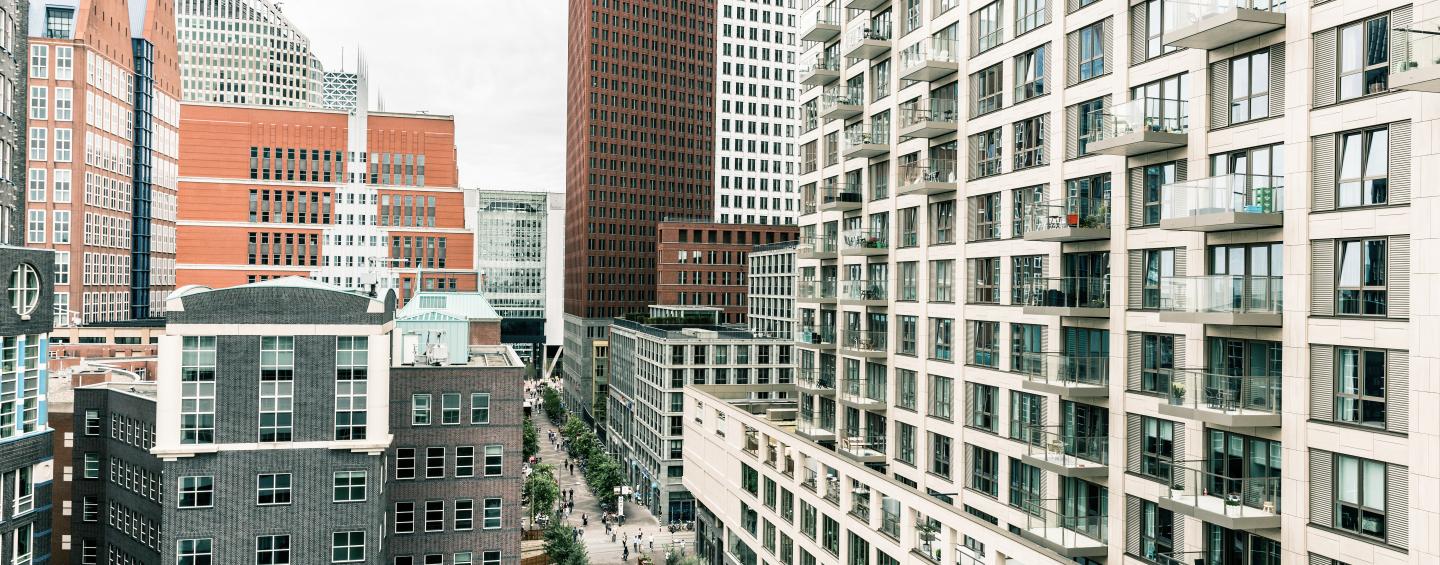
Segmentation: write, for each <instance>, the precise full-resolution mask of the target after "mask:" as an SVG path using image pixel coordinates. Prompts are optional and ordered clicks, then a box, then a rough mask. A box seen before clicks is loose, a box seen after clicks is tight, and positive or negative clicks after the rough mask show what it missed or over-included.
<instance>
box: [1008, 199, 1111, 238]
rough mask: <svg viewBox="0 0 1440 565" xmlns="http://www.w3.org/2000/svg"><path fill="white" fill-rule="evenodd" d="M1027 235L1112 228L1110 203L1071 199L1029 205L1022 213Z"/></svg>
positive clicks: (1105, 200)
mask: <svg viewBox="0 0 1440 565" xmlns="http://www.w3.org/2000/svg"><path fill="white" fill-rule="evenodd" d="M1021 221H1022V223H1023V224H1024V231H1025V233H1030V232H1032V231H1041V230H1053V229H1062V228H1103V229H1108V228H1109V227H1110V199H1108V198H1088V197H1082V196H1068V197H1065V198H1061V199H1059V200H1049V201H1044V202H1032V203H1029V204H1028V205H1027V206H1026V207H1025V208H1024V210H1022V216H1021Z"/></svg>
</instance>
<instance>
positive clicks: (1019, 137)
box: [1015, 114, 1048, 171]
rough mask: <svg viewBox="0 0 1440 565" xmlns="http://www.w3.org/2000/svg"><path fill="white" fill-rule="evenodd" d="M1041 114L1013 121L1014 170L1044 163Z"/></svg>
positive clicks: (1042, 120)
mask: <svg viewBox="0 0 1440 565" xmlns="http://www.w3.org/2000/svg"><path fill="white" fill-rule="evenodd" d="M1047 115H1048V114H1042V115H1039V116H1035V117H1033V118H1029V119H1025V120H1020V121H1018V122H1015V170H1017V171H1018V170H1020V169H1028V168H1030V167H1039V166H1041V165H1044V164H1045V117H1046V116H1047Z"/></svg>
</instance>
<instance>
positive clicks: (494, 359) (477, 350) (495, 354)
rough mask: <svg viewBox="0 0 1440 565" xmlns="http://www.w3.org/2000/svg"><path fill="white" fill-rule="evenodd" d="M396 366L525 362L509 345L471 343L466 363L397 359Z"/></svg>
mask: <svg viewBox="0 0 1440 565" xmlns="http://www.w3.org/2000/svg"><path fill="white" fill-rule="evenodd" d="M396 361H397V362H396V363H395V365H394V366H395V367H418V368H426V369H458V368H468V367H494V368H515V367H524V366H525V363H524V362H523V361H521V360H520V356H519V355H516V354H515V350H514V349H513V348H511V347H510V346H509V345H471V346H470V359H469V361H467V362H465V363H456V364H449V363H446V364H442V365H432V364H429V363H426V362H424V360H423V359H422V360H419V361H417V362H415V363H404V362H400V360H398V359H397V360H396Z"/></svg>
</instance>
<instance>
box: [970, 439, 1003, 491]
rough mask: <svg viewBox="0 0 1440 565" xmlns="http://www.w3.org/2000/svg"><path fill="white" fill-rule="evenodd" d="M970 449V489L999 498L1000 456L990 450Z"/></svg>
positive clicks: (971, 447) (973, 447)
mask: <svg viewBox="0 0 1440 565" xmlns="http://www.w3.org/2000/svg"><path fill="white" fill-rule="evenodd" d="M969 447H970V488H972V489H975V490H977V491H980V492H981V493H984V494H987V495H990V496H992V497H993V496H998V495H999V492H1000V491H999V488H1000V487H999V483H1000V480H999V477H1000V455H999V454H997V453H995V452H994V451H990V450H989V449H985V448H981V447H976V446H973V445H971V446H969Z"/></svg>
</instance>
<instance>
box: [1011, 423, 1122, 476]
mask: <svg viewBox="0 0 1440 565" xmlns="http://www.w3.org/2000/svg"><path fill="white" fill-rule="evenodd" d="M1030 434H1031V436H1030V439H1031V440H1032V441H1030V442H1027V443H1026V455H1028V456H1030V457H1032V458H1035V459H1040V460H1042V461H1046V462H1048V463H1050V464H1051V465H1055V466H1059V467H1066V468H1086V467H1089V468H1095V469H1097V470H1099V469H1103V468H1104V467H1105V466H1106V465H1109V464H1110V438H1109V436H1104V435H1097V436H1079V435H1075V432H1074V430H1067V429H1065V428H1064V427H1063V426H1031V429H1030ZM1035 440H1038V441H1035Z"/></svg>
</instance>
